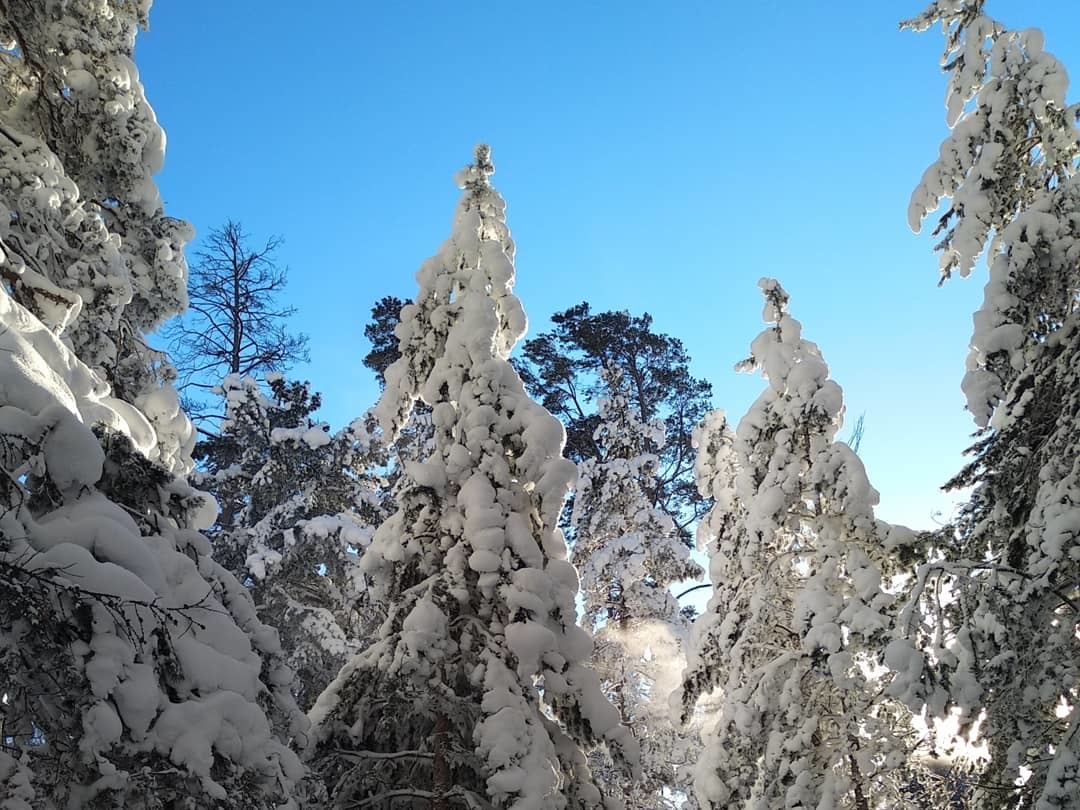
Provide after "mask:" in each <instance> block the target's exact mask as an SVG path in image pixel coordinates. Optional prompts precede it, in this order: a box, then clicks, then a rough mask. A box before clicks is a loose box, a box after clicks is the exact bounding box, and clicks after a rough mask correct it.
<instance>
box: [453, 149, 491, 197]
mask: <svg viewBox="0 0 1080 810" xmlns="http://www.w3.org/2000/svg"><path fill="white" fill-rule="evenodd" d="M473 160H474V162H473V163H470V164H469V165H468V166H466V167H465V168H464V169H462V170H461V171H460V172H458V175H457V177H456V178H455V180H457V184H458V188H463V189H466V190H468V191H474V192H475V191H480V190H481V189H485V188H490V186H491V183H490V182H489V181H488V178H489V177H490V176H491V175H493V174H495V164H494V163H492V162H491V147H490V146H488V145H487V144H486V143H478V144H477V145H476V147H475V148H474V149H473Z"/></svg>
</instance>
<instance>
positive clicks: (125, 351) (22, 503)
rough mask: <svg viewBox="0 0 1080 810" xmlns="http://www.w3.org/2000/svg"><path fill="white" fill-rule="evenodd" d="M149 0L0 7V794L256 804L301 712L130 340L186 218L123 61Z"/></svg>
mask: <svg viewBox="0 0 1080 810" xmlns="http://www.w3.org/2000/svg"><path fill="white" fill-rule="evenodd" d="M148 7H149V3H148V2H139V3H130V2H109V1H108V0H93V1H91V0H68V1H67V2H60V1H59V0H55V1H53V0H46V1H45V2H29V1H28V0H4V2H2V3H0V40H2V43H3V46H2V47H0V141H2V143H0V147H2V148H0V276H2V278H3V285H2V286H0V324H2V326H0V467H2V468H3V474H2V475H0V604H2V605H3V607H2V608H0V692H2V694H3V700H2V701H0V724H2V729H0V740H2V742H3V746H2V748H0V801H2V802H3V804H4V805H5V806H10V807H26V806H30V807H43V808H44V807H50V808H51V807H87V808H113V807H115V808H121V807H124V808H132V807H134V808H178V807H185V806H187V807H190V806H200V807H216V806H225V805H227V804H228V805H229V806H237V805H236V804H235V801H241V802H242V803H243V804H242V806H247V807H253V808H256V807H258V808H270V807H274V806H278V805H280V804H282V803H285V804H286V806H288V805H289V804H291V803H292V799H291V798H290V794H291V793H292V792H293V787H294V783H295V782H296V780H297V779H298V778H299V777H301V776H302V768H301V766H300V763H299V761H298V760H297V758H296V756H295V755H294V754H293V753H292V752H291V751H290V750H289V749H288V747H287V745H286V743H287V741H288V740H289V739H290V738H293V737H297V736H299V735H302V733H303V731H304V728H305V726H306V722H305V720H304V718H303V716H302V715H300V714H299V712H298V711H297V709H296V705H295V703H294V702H293V700H292V698H291V696H290V695H289V693H288V689H287V683H288V681H289V680H290V673H289V672H288V670H287V668H285V667H284V666H283V665H282V662H281V655H280V654H281V650H280V645H279V644H278V639H277V636H276V634H275V633H274V631H273V630H272V629H270V628H269V627H267V626H265V625H263V624H262V623H260V622H259V621H258V619H257V617H256V615H255V610H254V606H253V604H252V602H251V600H250V597H249V596H248V595H247V593H246V592H245V591H244V589H243V588H242V586H240V584H239V583H238V582H237V581H236V580H235V579H234V578H233V577H231V576H230V575H229V574H228V573H227V572H225V571H224V570H222V569H221V567H220V566H218V565H217V564H216V563H215V562H214V561H213V560H212V559H211V558H210V556H209V550H210V548H209V544H208V542H207V540H206V538H205V537H203V536H202V535H201V534H199V532H198V530H199V529H202V528H205V527H206V526H208V525H209V524H210V523H211V522H212V521H213V512H214V509H213V503H212V502H211V501H210V500H209V499H207V498H204V497H202V495H201V494H200V493H198V492H195V491H194V490H192V489H191V488H190V487H189V486H188V485H187V484H186V483H185V482H184V481H183V478H182V476H183V475H184V474H185V473H186V472H187V471H188V470H189V469H190V468H191V458H190V449H191V446H192V444H193V443H194V431H193V430H192V428H191V424H190V422H189V421H188V420H187V418H186V417H185V416H184V415H183V413H182V412H181V411H180V410H179V407H178V400H177V396H176V392H175V390H174V388H173V387H172V385H171V384H170V382H169V377H170V373H169V371H170V370H169V367H168V366H167V364H166V363H165V362H164V358H162V357H161V356H160V355H158V354H156V353H154V352H152V351H151V350H150V349H149V348H147V346H146V343H145V340H144V334H145V332H146V330H149V329H152V328H154V327H155V326H156V325H158V324H159V323H161V322H162V321H163V320H164V319H166V318H168V317H170V316H172V315H174V314H175V313H176V312H177V311H178V309H179V308H180V307H182V306H183V304H184V300H185V297H184V286H185V282H186V267H185V264H184V260H183V254H182V248H183V243H184V241H185V240H186V238H187V236H188V234H189V232H190V229H189V228H188V226H187V225H186V224H185V223H182V222H178V221H176V220H172V219H169V218H168V217H166V216H165V215H164V213H163V211H162V208H161V203H160V199H159V196H158V192H157V188H156V186H155V184H154V182H153V180H152V174H153V172H154V171H156V170H157V169H158V168H159V167H160V164H161V159H162V147H163V145H164V135H163V133H162V132H161V130H160V128H159V127H158V126H157V124H156V122H155V121H154V116H153V112H152V110H151V109H150V107H149V105H148V104H147V102H146V99H145V97H144V95H143V90H142V85H141V84H140V83H139V80H138V72H137V71H136V69H135V67H134V64H133V62H132V52H133V48H134V37H135V32H136V30H137V28H138V26H139V25H144V24H145V22H146V13H147V10H148Z"/></svg>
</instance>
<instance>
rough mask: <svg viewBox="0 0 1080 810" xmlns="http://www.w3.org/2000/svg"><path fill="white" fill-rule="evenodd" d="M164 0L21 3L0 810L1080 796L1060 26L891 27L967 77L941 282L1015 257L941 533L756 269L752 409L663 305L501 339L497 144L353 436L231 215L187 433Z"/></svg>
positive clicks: (991, 294) (953, 118) (950, 148)
mask: <svg viewBox="0 0 1080 810" xmlns="http://www.w3.org/2000/svg"><path fill="white" fill-rule="evenodd" d="M149 5H150V3H149V0H138V1H137V2H132V0H0V282H2V283H0V466H2V474H0V500H2V503H0V810H51V809H52V808H69V809H73V808H83V807H86V808H96V809H97V810H105V809H106V808H144V809H145V810H180V808H233V807H236V808H267V810H269V808H295V810H301V808H315V807H327V806H331V807H338V808H356V809H359V808H371V809H372V810H402V809H403V808H410V809H412V808H417V809H418V808H434V810H449V808H451V807H463V808H468V810H496V809H501V810H586V808H605V810H616V808H624V809H625V810H652V809H653V808H672V810H674V808H684V809H685V810H693V809H694V808H702V810H710V809H711V810H720V809H721V808H747V810H749V809H750V808H752V809H753V810H774V808H775V810H782V809H788V808H790V809H791V810H795V809H799V810H811V809H813V810H836V809H839V808H850V809H851V810H878V809H881V810H886V809H887V808H902V807H915V808H940V807H950V808H979V809H980V810H998V809H999V808H1015V807H1019V808H1031V809H1032V810H1060V809H1061V808H1080V615H1078V613H1080V357H1078V352H1077V349H1078V347H1080V312H1078V309H1080V185H1078V182H1080V181H1078V179H1077V176H1076V169H1077V166H1078V161H1080V132H1078V130H1077V128H1076V126H1075V121H1076V119H1077V116H1078V114H1080V109H1078V108H1077V107H1073V106H1070V105H1068V104H1067V103H1066V100H1065V94H1066V90H1067V79H1066V74H1065V70H1064V68H1063V67H1062V66H1061V65H1060V64H1059V63H1058V62H1057V61H1056V60H1055V59H1054V58H1053V57H1052V56H1050V55H1049V54H1048V53H1047V52H1046V51H1044V50H1043V43H1042V37H1041V35H1040V34H1039V33H1038V32H1035V31H1022V32H1021V31H1012V30H1008V29H1005V28H1004V27H1002V26H1001V25H1000V24H998V23H997V22H996V21H994V20H993V19H992V18H990V17H988V16H986V14H985V13H984V2H983V0H938V1H937V2H935V3H933V4H932V5H931V6H930V7H929V8H928V9H927V10H926V11H924V12H923V13H922V14H921V15H919V16H918V17H916V18H914V19H912V20H910V21H908V22H907V23H905V25H906V26H908V27H910V28H913V29H917V30H923V29H926V28H930V27H932V26H936V25H939V26H941V27H942V28H943V30H944V32H945V36H946V47H945V55H944V60H943V64H944V66H945V70H946V73H947V75H948V81H949V95H948V105H947V106H948V117H947V123H948V125H949V128H950V134H949V136H948V137H947V138H946V140H945V142H944V143H943V144H942V146H941V151H940V156H939V158H938V160H937V161H936V162H934V163H933V164H932V165H931V166H930V168H929V169H928V170H927V171H926V174H925V175H924V177H923V178H922V181H921V182H920V183H919V185H918V187H917V189H916V191H915V193H914V194H913V196H912V200H911V206H910V212H909V215H910V222H911V225H912V227H913V228H916V229H917V228H919V227H921V224H922V222H923V220H924V219H925V218H926V217H927V216H928V215H930V214H931V213H933V212H935V211H937V210H938V208H939V206H940V205H941V204H942V201H945V203H946V205H947V208H946V210H945V211H944V213H943V214H942V215H941V216H940V220H939V222H938V224H937V231H936V233H939V234H941V235H942V239H941V241H940V243H939V244H938V246H937V250H938V252H939V253H940V255H941V262H940V270H941V274H942V278H943V280H944V279H947V278H949V277H950V276H951V275H952V274H953V273H954V272H956V273H959V274H960V275H961V276H967V275H969V274H971V273H972V272H973V270H974V268H975V265H976V262H977V260H978V258H979V257H980V255H983V254H985V255H986V257H987V263H988V266H989V278H988V282H987V285H986V291H985V298H984V303H983V305H982V307H981V308H980V309H979V311H978V312H976V313H975V317H974V333H973V335H972V339H971V354H970V357H969V360H968V366H967V371H966V374H965V376H964V378H963V383H962V387H963V390H964V392H965V394H966V395H967V398H968V406H969V409H970V410H971V413H972V415H973V417H974V419H975V423H976V425H977V427H978V431H979V432H978V433H977V438H976V443H975V445H974V446H973V447H972V449H971V459H972V460H971V462H970V463H969V464H968V465H967V466H966V467H965V468H964V469H962V470H961V471H960V472H959V473H958V474H957V476H956V477H955V478H954V479H953V480H952V481H951V482H949V486H950V487H952V488H955V489H958V490H962V491H964V492H965V498H966V504H965V506H964V508H963V509H962V510H961V511H960V512H959V513H958V515H957V517H956V518H955V520H954V521H953V522H952V523H950V524H949V525H947V526H944V527H941V528H940V529H938V530H935V531H932V532H915V531H911V530H908V529H906V528H904V527H900V526H894V525H890V524H888V523H886V522H884V521H882V520H880V519H878V518H877V517H876V516H875V511H874V510H875V506H876V504H877V502H878V493H877V492H876V491H875V489H874V488H873V486H872V485H871V483H870V481H869V478H868V476H867V471H866V469H865V468H864V466H863V464H862V462H861V460H860V459H859V457H858V455H857V454H856V452H855V450H853V449H852V448H851V447H850V446H849V445H848V444H846V443H844V442H842V441H840V440H838V433H839V431H840V429H841V427H842V424H843V417H844V402H843V393H842V391H841V389H840V386H839V385H838V384H837V383H836V381H834V380H832V379H831V378H830V376H829V369H828V366H827V365H826V363H825V361H824V357H823V353H822V351H821V349H819V347H818V346H817V345H815V344H814V343H812V342H811V341H810V340H808V339H807V338H806V337H804V335H803V327H802V325H801V324H800V322H799V321H798V320H796V319H795V318H794V317H793V316H792V314H791V311H790V302H789V297H788V294H787V293H786V292H785V290H784V289H783V287H782V286H781V285H780V284H779V283H778V282H777V281H775V280H772V279H763V280H762V281H761V283H760V286H761V290H762V293H763V295H764V299H765V309H764V321H765V324H766V326H765V329H764V330H763V331H762V332H761V334H760V335H758V336H757V337H756V338H755V339H754V340H753V341H752V343H751V349H750V356H749V358H748V359H747V360H746V361H744V362H743V363H742V364H740V370H743V371H751V372H758V373H760V375H761V376H762V378H763V380H764V389H763V391H762V393H761V395H760V396H759V397H758V399H757V400H756V401H755V402H754V404H753V405H752V406H751V408H750V410H749V411H748V412H747V413H746V414H745V415H744V416H743V417H742V418H741V419H740V420H739V421H738V422H737V423H733V422H729V421H728V419H727V417H726V416H725V414H724V413H723V412H722V411H710V410H709V407H710V405H709V399H710V394H711V388H710V386H709V384H708V383H707V382H705V381H703V380H699V379H696V378H694V377H693V376H692V375H691V374H690V371H689V358H688V356H687V355H686V352H685V350H684V348H683V347H682V344H681V343H680V342H679V341H678V340H676V339H674V338H671V337H669V336H666V335H660V334H657V333H656V332H655V331H653V329H652V323H651V319H650V318H649V317H648V316H647V315H645V316H632V315H630V314H629V313H627V312H603V313H596V312H593V311H592V310H591V308H590V306H589V305H588V304H587V303H583V304H579V305H577V306H575V307H572V308H570V309H568V310H565V311H564V312H561V313H557V314H556V315H555V316H554V317H553V319H552V321H553V323H554V329H553V330H552V331H550V332H547V333H541V334H540V335H538V336H536V337H534V338H532V339H531V340H529V341H527V342H525V343H524V344H522V346H521V351H520V355H519V357H517V358H514V359H513V360H512V359H511V353H512V352H513V351H514V350H515V347H516V346H517V345H518V343H519V341H520V340H521V339H522V337H523V336H524V334H525V331H526V317H525V312H524V310H523V308H522V304H521V302H520V301H519V299H518V298H517V297H516V296H515V295H514V292H513V287H514V278H515V268H514V263H513V261H514V243H513V241H512V240H511V238H510V233H509V229H508V227H507V224H506V218H505V209H506V206H505V203H504V201H503V199H502V197H501V196H500V195H499V194H498V192H497V191H496V190H495V188H494V187H493V185H492V182H491V176H492V174H493V173H494V164H493V162H492V159H491V152H490V150H489V149H488V148H487V147H486V146H480V147H477V149H476V152H475V159H474V161H473V162H472V163H471V164H470V165H469V166H467V167H466V168H465V169H463V170H462V171H461V172H460V173H459V175H458V176H457V183H458V186H459V188H460V189H461V192H462V193H461V198H460V201H459V203H458V206H457V209H456V212H455V215H454V220H453V226H452V229H451V233H450V237H449V239H448V240H447V241H446V242H445V243H444V244H443V245H442V246H441V247H440V248H439V250H438V252H437V253H436V254H435V255H434V256H433V257H431V258H430V259H428V260H427V261H426V262H424V263H423V265H422V266H421V268H420V270H419V272H418V274H417V283H418V291H417V293H416V294H415V296H414V297H413V298H412V300H411V301H409V302H405V301H400V300H398V299H394V298H386V299H383V300H382V301H380V302H379V303H378V304H377V306H376V308H375V310H374V311H373V316H374V321H373V322H372V323H371V324H370V325H369V326H368V328H367V330H366V332H365V333H366V334H367V336H368V337H369V338H370V339H371V341H372V343H373V349H372V352H371V353H370V354H369V355H368V357H367V358H366V359H365V364H366V365H368V366H369V367H370V368H372V369H373V370H374V371H376V372H377V373H378V375H379V380H380V384H381V385H382V388H383V393H382V396H381V398H380V400H379V402H378V403H377V404H376V405H375V406H374V407H373V408H372V409H371V410H369V411H367V412H365V413H362V414H361V415H360V416H358V417H357V418H356V419H354V420H353V421H352V422H351V423H350V424H348V425H346V426H345V427H344V428H342V429H339V430H332V429H331V427H330V426H329V425H328V424H326V423H323V422H320V421H319V420H318V418H317V411H318V409H319V407H320V404H321V401H320V396H319V395H318V394H316V393H314V392H313V391H312V389H311V387H310V386H309V385H308V384H307V383H302V382H299V381H295V380H289V379H286V378H285V377H284V376H282V374H280V373H278V370H284V369H286V368H287V367H288V365H289V362H290V361H292V360H296V359H298V357H299V356H300V353H302V352H303V351H304V350H305V345H306V339H304V338H303V336H294V335H291V334H290V333H289V332H288V331H287V330H286V329H285V328H284V326H283V325H282V323H280V320H281V319H282V318H284V316H285V315H287V314H288V312H289V310H288V308H287V307H284V308H282V307H279V306H278V305H277V304H276V302H275V301H274V300H273V297H272V296H268V295H264V296H263V297H261V298H259V297H257V296H256V297H255V298H251V297H250V296H246V295H242V294H240V293H239V292H238V293H237V294H236V295H234V296H233V297H232V298H227V297H226V299H222V300H225V301H226V304H223V306H224V309H222V310H220V311H218V310H213V312H211V314H210V315H207V312H206V311H204V310H205V309H206V308H205V307H204V306H203V305H202V304H200V302H202V301H204V300H207V301H214V300H217V297H216V293H214V290H216V289H219V288H220V289H226V290H227V289H228V288H230V286H231V288H233V289H235V290H242V289H243V285H244V284H248V283H250V284H254V285H255V288H257V289H262V288H263V287H264V286H265V284H271V288H270V289H272V290H277V289H280V286H281V285H282V284H283V283H284V275H283V272H281V271H279V270H278V269H277V268H276V267H275V266H274V265H273V263H272V262H271V261H270V260H269V257H270V255H271V254H272V252H273V247H274V246H275V245H276V244H277V242H276V241H275V240H271V241H270V242H267V244H266V247H265V248H263V249H259V250H254V251H252V250H249V249H247V248H246V247H245V245H244V244H243V232H242V231H241V230H240V229H239V226H238V225H234V224H233V223H229V225H228V226H226V228H225V229H223V230H221V231H217V232H215V234H214V235H213V236H212V238H211V241H210V249H209V252H208V253H207V252H204V253H203V254H201V255H200V259H201V260H202V261H204V262H208V264H204V265H201V266H200V268H199V270H198V271H197V272H196V273H195V274H194V278H195V283H194V284H193V285H192V287H191V289H192V290H193V291H194V297H193V299H192V300H193V301H194V302H195V305H196V306H195V310H196V315H198V316H201V317H202V318H203V319H204V320H203V321H195V322H190V321H189V322H186V323H187V325H185V326H182V327H180V328H176V327H175V326H174V331H173V335H174V336H176V335H179V338H178V339H179V340H180V341H181V344H182V345H181V346H180V348H181V354H182V360H183V363H182V364H181V372H182V373H181V376H182V379H183V381H191V380H196V381H197V382H198V385H199V386H202V387H204V388H205V387H207V386H210V385H211V384H212V385H213V386H214V387H213V392H212V395H213V396H214V397H216V398H217V399H216V400H215V401H216V402H218V403H220V410H219V411H218V412H217V413H216V414H208V413H206V412H205V410H206V409H207V408H209V409H210V410H212V409H213V407H214V406H213V405H208V404H207V403H206V402H204V401H202V400H200V403H199V404H200V410H202V411H203V412H202V413H200V414H199V417H200V419H199V425H200V426H199V428H198V430H197V429H196V428H195V427H194V426H193V424H192V422H191V420H190V419H189V416H188V414H186V413H185V411H184V409H183V408H182V407H181V399H180V396H179V395H178V393H177V389H176V386H175V383H176V381H177V377H178V373H177V371H176V366H174V365H173V363H172V362H171V361H170V358H169V356H168V355H167V354H166V353H164V352H161V351H158V350H155V349H154V348H152V347H151V345H150V343H148V336H149V335H151V334H152V333H154V332H155V331H156V330H158V329H159V328H160V327H162V326H163V325H165V324H166V323H167V322H169V321H170V319H173V318H175V317H176V316H178V315H180V314H181V313H182V312H183V311H184V310H185V307H186V306H187V305H188V303H189V301H188V281H189V271H188V267H187V264H186V261H185V258H184V250H185V245H186V243H187V242H188V241H189V240H190V239H191V238H192V231H191V228H190V227H189V226H188V225H187V224H186V223H184V222H181V221H179V220H175V219H171V218H169V217H168V216H166V215H165V213H164V210H163V206H162V202H161V198H160V196H159V193H158V190H157V187H156V185H155V183H154V181H153V179H152V177H153V174H154V173H155V172H156V171H158V170H159V169H160V167H161V165H162V160H163V157H164V155H163V151H164V149H163V147H164V134H163V132H162V131H161V129H160V127H159V126H158V125H157V123H156V121H155V118H154V114H153V111H152V110H151V108H150V106H149V105H148V103H147V101H146V98H145V96H144V94H143V88H142V85H141V83H140V81H139V75H138V71H137V69H136V68H135V65H134V63H133V50H134V42H135V36H136V32H137V30H138V29H139V28H140V27H142V26H145V25H146V23H147V14H148V10H149ZM230 239H231V240H232V241H229V240H230ZM214 240H218V241H214ZM222 240H224V241H222ZM222 246H224V248H222ZM217 248H222V250H224V253H222V252H221V251H217V252H215V250H216V249H217ZM229 257H232V258H231V259H230V258H229ZM230 274H231V275H230ZM252 279H262V281H252ZM264 282H265V283H264ZM215 285H217V286H215ZM208 291H209V292H208ZM245 302H248V304H245ZM245 306H247V308H246V309H245ZM245 319H248V320H245ZM173 323H174V324H175V323H176V322H175V321H174V322H173ZM181 323H185V322H181ZM192 323H194V324H195V325H194V326H192V325H191V324H192ZM200 324H202V325H200ZM248 324H251V325H253V326H255V327H256V328H261V330H262V331H259V332H258V333H257V334H258V339H257V340H256V339H254V338H252V337H251V335H252V334H253V333H251V332H245V329H246V328H247V326H248ZM260 325H261V326H260ZM245 334H246V335H247V337H246V338H245V337H244V335H245ZM193 335H201V336H203V337H206V338H207V340H208V341H209V342H207V343H205V344H203V343H199V344H197V345H196V344H194V343H191V342H190V338H191V337H192V336H193ZM185 336H186V337H185ZM253 340H254V342H253ZM200 347H202V348H200ZM245 352H246V353H245ZM226 372H227V373H226ZM218 373H221V374H223V375H224V376H223V378H222V379H213V380H212V382H208V380H209V379H210V376H211V375H213V374H218ZM255 374H261V375H262V376H261V377H258V378H256V377H255V376H253V375H255ZM533 395H535V396H536V397H537V399H534V398H533ZM537 400H539V401H537ZM358 410H359V409H358ZM200 434H201V438H200ZM197 439H198V441H197ZM936 483H937V482H928V485H934V484H936ZM695 533H696V538H697V544H698V548H699V549H700V550H702V551H704V552H706V553H707V554H708V558H709V560H708V574H709V587H710V588H711V590H712V596H711V599H710V600H709V602H708V607H707V608H706V610H705V611H704V612H703V613H702V614H701V615H700V616H697V617H695V616H694V615H693V612H692V611H689V610H686V609H680V605H679V602H678V598H677V596H676V593H677V589H678V588H679V587H680V584H681V583H685V582H688V581H689V582H693V581H694V580H696V579H698V578H699V577H700V576H701V575H702V574H703V573H704V572H703V571H702V568H701V567H700V566H699V565H698V563H697V562H696V561H695V559H694V558H693V556H692V551H691V549H692V541H693V537H694V535H695ZM702 587H705V586H702ZM957 729H958V731H957ZM942 754H948V756H944V757H943V756H941V755H942Z"/></svg>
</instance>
